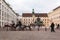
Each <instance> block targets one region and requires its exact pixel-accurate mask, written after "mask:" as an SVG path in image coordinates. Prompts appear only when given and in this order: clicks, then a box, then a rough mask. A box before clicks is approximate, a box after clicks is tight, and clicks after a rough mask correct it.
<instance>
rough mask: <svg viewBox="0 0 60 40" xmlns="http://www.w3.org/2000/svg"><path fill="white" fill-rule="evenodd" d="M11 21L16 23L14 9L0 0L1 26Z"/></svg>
mask: <svg viewBox="0 0 60 40" xmlns="http://www.w3.org/2000/svg"><path fill="white" fill-rule="evenodd" d="M11 21H14V22H15V23H16V21H17V15H16V13H15V12H14V10H13V9H12V8H11V7H10V6H9V5H8V4H7V3H6V2H5V0H0V26H1V27H3V26H4V25H5V24H6V23H7V24H9V23H11Z"/></svg>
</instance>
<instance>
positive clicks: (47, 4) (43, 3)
mask: <svg viewBox="0 0 60 40" xmlns="http://www.w3.org/2000/svg"><path fill="white" fill-rule="evenodd" d="M5 1H6V2H7V3H8V4H10V6H11V7H12V8H13V10H14V11H15V12H16V13H19V14H20V15H22V13H31V12H32V9H34V11H35V13H49V12H50V11H52V10H53V9H55V8H56V7H58V6H60V0H5Z"/></svg>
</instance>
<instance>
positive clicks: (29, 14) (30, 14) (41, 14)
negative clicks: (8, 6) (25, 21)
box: [22, 13, 48, 17]
mask: <svg viewBox="0 0 60 40" xmlns="http://www.w3.org/2000/svg"><path fill="white" fill-rule="evenodd" d="M32 15H33V14H32V13H23V14H22V17H32ZM34 15H35V17H38V16H39V17H48V14H47V13H35V14H34Z"/></svg>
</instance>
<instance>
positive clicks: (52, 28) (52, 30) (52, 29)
mask: <svg viewBox="0 0 60 40" xmlns="http://www.w3.org/2000/svg"><path fill="white" fill-rule="evenodd" d="M50 27H51V32H55V30H54V27H55V24H54V23H52V24H51V26H50Z"/></svg>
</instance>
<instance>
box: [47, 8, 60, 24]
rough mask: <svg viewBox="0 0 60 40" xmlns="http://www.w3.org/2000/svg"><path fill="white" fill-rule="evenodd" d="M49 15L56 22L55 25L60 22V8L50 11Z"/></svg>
mask: <svg viewBox="0 0 60 40" xmlns="http://www.w3.org/2000/svg"><path fill="white" fill-rule="evenodd" d="M48 15H49V18H50V21H51V22H54V23H55V25H57V24H60V8H58V9H56V10H55V11H52V12H50V13H49V14H48Z"/></svg>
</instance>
